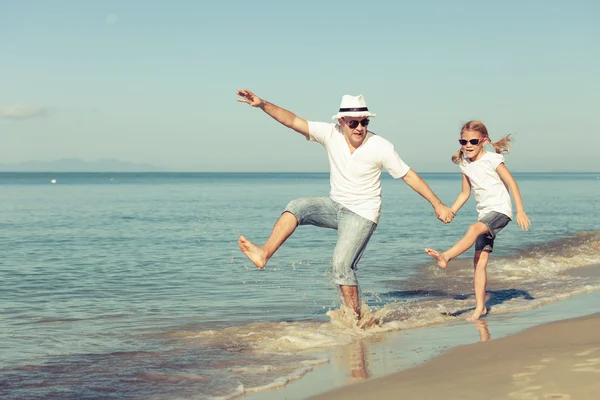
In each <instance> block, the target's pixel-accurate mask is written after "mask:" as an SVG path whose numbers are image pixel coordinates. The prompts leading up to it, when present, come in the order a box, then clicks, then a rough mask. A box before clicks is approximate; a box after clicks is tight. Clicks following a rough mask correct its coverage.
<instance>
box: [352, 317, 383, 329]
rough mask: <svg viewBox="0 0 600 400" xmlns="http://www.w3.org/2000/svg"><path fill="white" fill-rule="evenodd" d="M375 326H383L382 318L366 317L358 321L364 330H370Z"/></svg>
mask: <svg viewBox="0 0 600 400" xmlns="http://www.w3.org/2000/svg"><path fill="white" fill-rule="evenodd" d="M373 326H381V318H378V317H366V318H363V319H361V320H359V321H358V327H359V328H360V329H362V330H366V329H369V328H371V327H373Z"/></svg>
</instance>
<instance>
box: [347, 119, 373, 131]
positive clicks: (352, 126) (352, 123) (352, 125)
mask: <svg viewBox="0 0 600 400" xmlns="http://www.w3.org/2000/svg"><path fill="white" fill-rule="evenodd" d="M358 124H361V125H362V126H367V125H369V120H368V119H367V118H365V119H363V120H360V121H357V120H355V119H353V120H352V121H346V125H348V127H349V128H350V129H356V127H358Z"/></svg>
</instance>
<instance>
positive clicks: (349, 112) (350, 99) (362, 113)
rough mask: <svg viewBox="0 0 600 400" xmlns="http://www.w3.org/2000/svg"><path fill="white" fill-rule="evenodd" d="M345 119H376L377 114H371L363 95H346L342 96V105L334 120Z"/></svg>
mask: <svg viewBox="0 0 600 400" xmlns="http://www.w3.org/2000/svg"><path fill="white" fill-rule="evenodd" d="M343 117H375V114H373V113H370V112H369V109H368V108H367V102H366V101H365V98H364V97H363V95H362V94H359V95H358V96H351V95H349V94H345V95H343V96H342V103H341V104H340V109H339V110H338V113H337V114H335V115H334V116H333V117H332V119H339V118H343Z"/></svg>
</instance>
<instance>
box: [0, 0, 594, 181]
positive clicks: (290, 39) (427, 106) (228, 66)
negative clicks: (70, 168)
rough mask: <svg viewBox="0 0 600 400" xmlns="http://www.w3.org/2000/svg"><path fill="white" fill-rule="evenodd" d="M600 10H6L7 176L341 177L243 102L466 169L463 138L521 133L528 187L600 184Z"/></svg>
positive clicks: (448, 5) (512, 163) (114, 4)
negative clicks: (535, 183) (110, 168)
mask: <svg viewBox="0 0 600 400" xmlns="http://www.w3.org/2000/svg"><path fill="white" fill-rule="evenodd" d="M599 18H600V2H597V1H594V0H588V1H583V0H573V1H569V2H567V1H556V0H519V1H513V0H507V1H502V2H499V1H481V0H479V1H460V0H457V1H452V2H450V1H445V0H438V1H434V0H422V1H402V0H398V1H396V2H391V1H389V0H386V1H377V0H370V1H368V2H366V1H362V2H358V1H354V0H344V1H338V0H330V1H324V0H319V1H315V0H303V1H294V2H292V1H281V0H278V1H262V0H255V1H228V0H220V1H218V2H208V1H192V0H189V1H172V2H148V1H140V0H130V1H125V0H122V1H93V2H92V1H66V0H65V1H53V0H48V1H28V0H14V1H13V0H0V163H2V164H5V163H19V162H24V161H30V160H40V161H51V160H57V159H61V158H80V159H82V160H87V161H93V160H97V159H102V158H117V159H119V160H122V161H130V162H135V163H150V164H153V165H158V166H161V167H164V168H166V169H168V170H172V171H207V172H208V171H210V172H213V171H228V172H231V171H235V172H239V171H242V172H243V171H253V172H254V171H257V172H279V171H281V172H301V171H307V172H314V171H327V170H328V162H327V156H326V153H325V151H324V150H323V148H322V147H321V146H320V145H319V144H317V143H310V142H306V140H305V139H304V138H303V137H302V136H300V135H299V134H297V133H296V132H294V131H291V130H289V129H287V128H285V127H283V126H282V125H279V124H278V123H277V122H276V121H274V120H273V119H271V118H270V117H268V116H267V115H266V114H264V113H263V112H262V111H261V110H260V109H255V108H251V107H249V106H248V105H246V104H243V103H238V102H237V101H236V98H237V96H236V90H237V89H240V88H248V89H250V90H252V91H253V92H254V93H255V94H256V95H258V96H260V97H262V98H264V99H266V100H268V101H270V102H272V103H274V104H277V105H279V106H281V107H284V108H286V109H288V110H290V111H292V112H294V113H296V114H297V115H298V116H300V117H301V118H304V119H307V120H312V121H332V120H331V117H332V116H333V115H334V114H335V113H336V112H337V109H338V108H339V104H340V100H341V97H342V95H344V94H351V95H358V94H362V95H364V96H365V98H366V101H367V105H368V107H369V109H370V110H371V111H372V112H374V113H376V114H377V117H376V118H374V119H373V120H372V122H371V124H370V125H369V127H370V129H371V130H372V131H374V132H376V133H377V134H379V135H380V136H382V137H384V138H386V139H388V140H390V141H391V142H392V143H393V144H394V145H395V148H396V151H397V152H398V154H400V156H401V157H402V159H403V160H404V161H405V162H407V164H409V165H410V166H411V167H412V168H413V169H414V170H416V171H417V172H420V171H422V172H451V171H456V168H457V167H456V166H455V165H454V164H452V162H451V161H450V158H451V156H452V154H454V153H455V152H456V151H457V150H458V148H459V145H458V143H457V139H458V137H459V134H460V128H461V126H462V125H463V124H464V123H465V122H467V121H469V120H472V119H478V120H481V121H483V122H484V123H485V124H486V126H487V127H488V131H489V134H490V137H491V139H492V140H497V139H499V138H500V137H502V136H504V135H506V134H509V133H510V134H513V135H514V138H515V142H514V144H513V147H512V151H511V153H510V154H509V155H507V156H506V165H507V167H508V168H509V170H511V171H515V172H538V171H544V172H546V171H548V172H551V171H591V172H598V171H600V154H599V153H600V112H599V110H600V46H599V45H598V43H600V23H599Z"/></svg>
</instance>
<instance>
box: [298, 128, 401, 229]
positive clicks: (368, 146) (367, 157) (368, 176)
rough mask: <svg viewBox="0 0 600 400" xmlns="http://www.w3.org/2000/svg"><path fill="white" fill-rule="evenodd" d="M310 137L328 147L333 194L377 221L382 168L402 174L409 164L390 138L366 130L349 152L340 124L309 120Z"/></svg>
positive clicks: (344, 204) (379, 209)
mask: <svg viewBox="0 0 600 400" xmlns="http://www.w3.org/2000/svg"><path fill="white" fill-rule="evenodd" d="M308 131H309V133H310V135H309V139H308V140H310V141H314V142H319V143H321V144H322V145H323V146H324V147H325V149H326V150H327V155H328V156H329V167H330V183H331V192H330V194H329V195H330V197H331V199H332V200H333V201H335V202H337V203H339V204H341V205H342V206H344V207H346V208H347V209H349V210H350V211H352V212H354V213H356V214H358V215H360V216H361V217H364V218H366V219H368V220H370V221H373V222H375V223H377V222H378V221H379V216H380V214H381V170H382V168H385V169H386V170H387V171H388V172H389V173H390V175H391V176H392V177H394V178H402V177H403V176H404V175H406V174H407V173H408V171H409V170H410V168H409V167H408V165H406V164H405V163H404V161H402V159H401V158H400V156H398V154H397V153H396V151H395V149H394V145H393V144H392V143H390V142H389V141H388V140H386V139H384V138H382V137H380V136H377V135H375V134H373V133H372V132H367V135H366V136H365V140H364V141H363V143H362V144H361V145H360V147H359V148H357V149H356V150H355V151H354V153H350V148H349V147H348V143H347V142H346V139H345V138H344V134H343V133H342V129H341V127H340V126H339V125H337V124H331V123H326V122H312V121H309V122H308Z"/></svg>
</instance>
